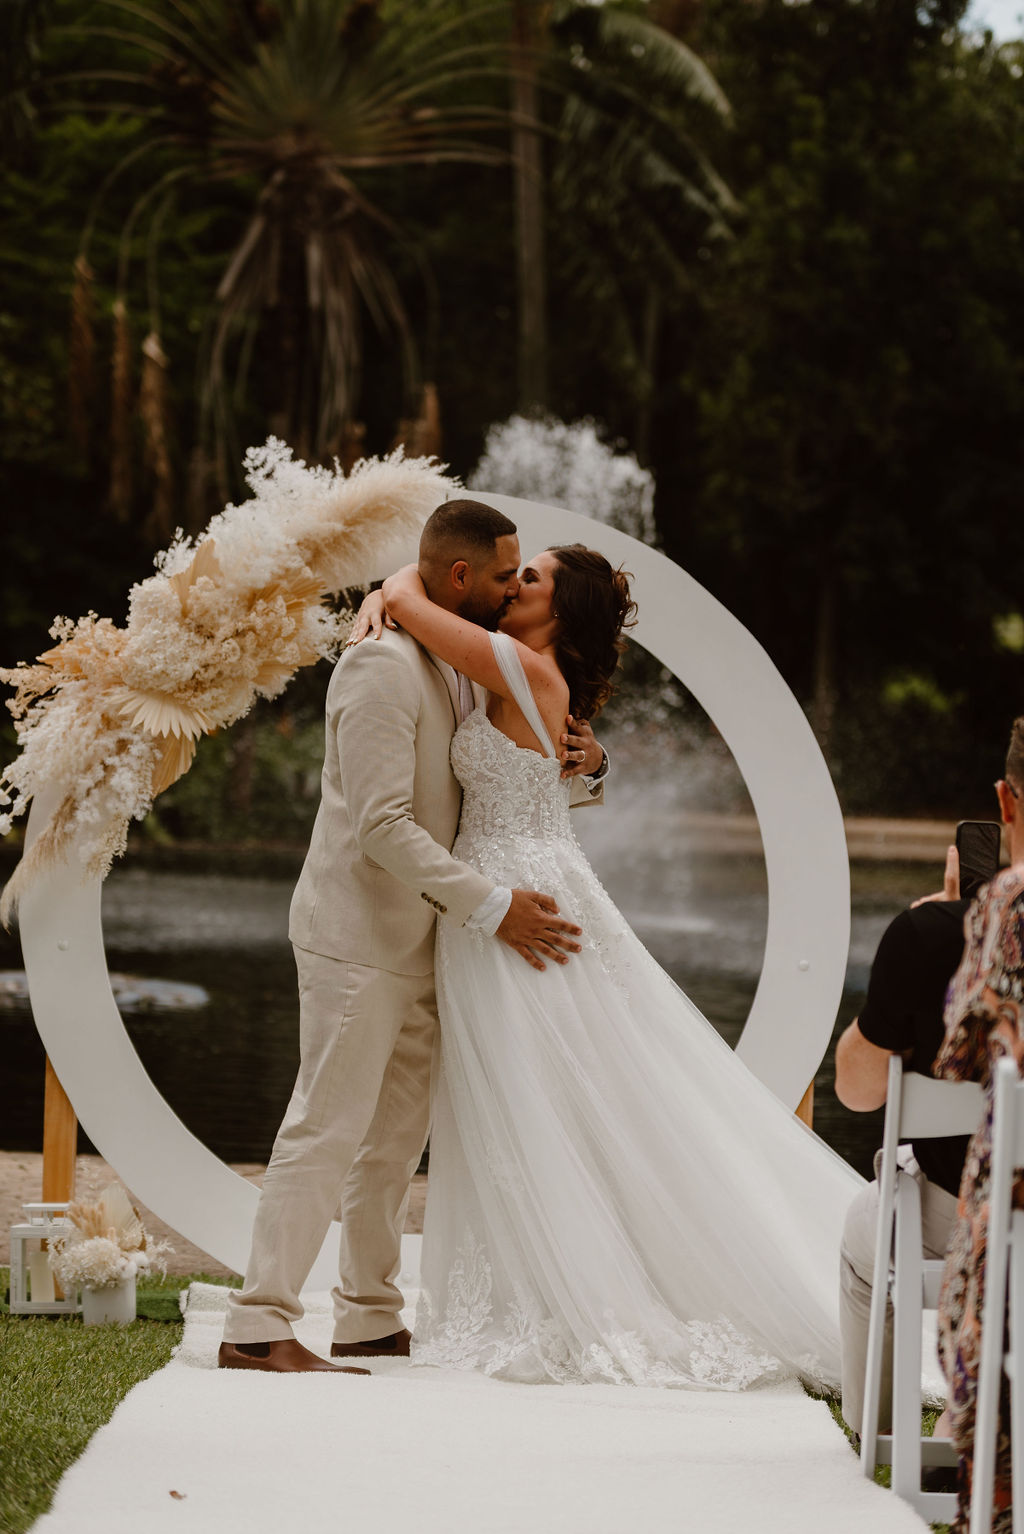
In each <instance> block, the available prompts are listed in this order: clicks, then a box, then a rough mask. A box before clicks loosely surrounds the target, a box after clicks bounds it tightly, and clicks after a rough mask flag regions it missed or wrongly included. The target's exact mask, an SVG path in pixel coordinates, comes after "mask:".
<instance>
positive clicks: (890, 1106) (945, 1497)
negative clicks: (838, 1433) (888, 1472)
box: [851, 1055, 984, 1523]
mask: <svg viewBox="0 0 1024 1534" xmlns="http://www.w3.org/2000/svg"><path fill="white" fill-rule="evenodd" d="M983 1106H984V1099H983V1096H982V1090H981V1087H980V1086H978V1085H977V1083H975V1082H963V1081H935V1080H934V1079H933V1078H932V1077H931V1076H919V1075H918V1074H917V1073H916V1072H913V1071H909V1072H906V1073H904V1070H903V1061H902V1059H901V1058H900V1056H899V1055H893V1057H892V1059H891V1060H890V1062H889V1085H888V1090H887V1094H886V1107H885V1131H884V1134H883V1137H882V1167H881V1171H880V1172H879V1176H878V1226H877V1232H876V1237H875V1272H874V1279H873V1287H872V1291H871V1316H870V1321H869V1324H868V1350H867V1351H868V1357H867V1368H866V1372H865V1378H864V1418H863V1422H862V1424H861V1450H860V1453H861V1468H862V1469H863V1472H864V1474H865V1475H866V1476H867V1477H868V1478H869V1479H870V1478H871V1477H872V1476H873V1475H874V1473H875V1466H876V1465H879V1464H882V1465H884V1464H891V1465H892V1489H893V1491H894V1492H896V1494H897V1496H899V1497H902V1498H903V1500H904V1501H905V1502H909V1503H910V1504H911V1506H912V1507H914V1508H915V1509H916V1510H917V1512H918V1513H920V1514H921V1516H922V1517H923V1518H925V1519H927V1520H928V1521H929V1522H931V1523H936V1522H948V1521H949V1520H950V1519H951V1518H953V1517H954V1515H955V1513H956V1500H957V1499H956V1494H955V1493H954V1492H945V1491H922V1489H921V1467H922V1464H927V1465H955V1464H956V1462H957V1461H956V1450H955V1449H954V1448H953V1445H952V1443H951V1442H950V1441H949V1439H944V1438H922V1437H921V1318H922V1314H923V1312H924V1311H925V1310H934V1309H935V1308H936V1306H937V1304H938V1298H939V1287H940V1284H941V1282H942V1268H943V1264H942V1262H941V1261H938V1260H935V1259H931V1260H926V1259H925V1257H924V1255H923V1252H922V1249H921V1248H922V1234H921V1192H920V1189H919V1187H918V1185H917V1181H916V1179H915V1178H913V1177H911V1176H910V1174H909V1173H908V1172H905V1171H904V1170H903V1169H902V1167H900V1165H899V1163H898V1162H897V1159H896V1152H897V1149H898V1147H899V1143H900V1141H901V1140H911V1139H914V1140H926V1139H932V1138H935V1137H938V1136H946V1135H959V1134H973V1132H974V1130H975V1129H976V1128H977V1127H978V1123H979V1122H980V1120H981V1114H982V1109H983ZM890 1254H891V1260H892V1269H891V1272H890ZM890 1295H891V1298H892V1306H893V1350H892V1351H893V1365H892V1432H891V1433H879V1431H878V1406H879V1398H880V1396H881V1386H882V1350H883V1346H884V1341H885V1312H886V1301H887V1299H888V1298H889V1297H890ZM851 1425H852V1426H854V1427H855V1426H856V1424H855V1423H854V1424H851Z"/></svg>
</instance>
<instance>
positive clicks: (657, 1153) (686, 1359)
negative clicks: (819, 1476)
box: [383, 544, 860, 1390]
mask: <svg viewBox="0 0 1024 1534" xmlns="http://www.w3.org/2000/svg"><path fill="white" fill-rule="evenodd" d="M383 600H384V603H385V605H386V609H387V613H388V615H389V617H390V618H392V619H394V620H395V621H397V623H399V624H400V625H401V627H403V628H405V629H407V630H408V631H409V632H410V633H411V634H412V635H413V637H414V638H415V639H417V640H419V641H420V643H421V644H423V645H424V646H426V648H427V649H428V650H430V651H432V652H433V653H434V654H435V655H437V656H440V657H441V658H442V659H443V660H445V661H448V662H449V663H450V664H451V665H452V666H454V667H455V668H456V670H458V671H461V672H464V673H465V674H466V675H468V676H469V677H470V678H472V679H473V680H474V681H476V682H478V683H480V684H481V685H482V686H483V687H485V688H486V689H487V698H488V701H487V705H486V708H483V707H480V708H478V709H477V710H476V711H475V712H474V713H472V714H470V716H469V717H468V718H467V719H466V720H465V721H464V723H463V724H462V725H461V726H460V728H459V729H458V731H457V732H456V735H455V738H454V740H453V742H452V757H451V759H452V765H453V767H454V770H455V773H456V775H457V777H458V778H459V780H460V782H461V784H462V787H463V792H464V799H463V806H462V818H461V821H460V826H459V834H458V840H457V842H456V844H455V847H454V849H453V851H454V855H455V856H456V857H457V858H460V859H461V860H462V861H464V862H466V863H469V864H471V865H473V866H475V867H476V868H478V869H479V870H480V871H481V872H482V873H484V874H486V875H487V876H488V877H489V878H490V879H493V880H494V881H495V883H496V884H499V885H507V886H520V887H522V886H529V887H532V888H534V889H541V890H544V891H546V892H547V893H549V894H551V895H552V896H553V897H554V898H555V900H556V901H557V903H558V908H559V911H560V912H561V914H562V915H563V916H564V917H567V918H569V919H571V920H573V921H575V922H577V923H578V924H579V926H580V927H581V928H582V929H583V936H582V938H581V939H580V942H581V951H580V952H579V953H578V954H576V955H574V956H573V958H572V959H571V961H568V962H565V963H558V964H548V965H547V966H545V965H544V964H543V962H542V961H541V960H539V959H537V960H536V961H535V965H536V967H535V968H530V967H528V966H527V965H526V964H524V963H523V962H522V960H521V959H520V958H519V957H518V956H517V955H516V954H515V953H513V952H512V950H511V949H509V948H507V947H505V946H504V945H503V944H501V943H498V942H495V941H493V940H492V939H490V938H487V937H484V936H483V935H481V934H480V933H478V932H476V931H474V930H473V929H471V928H469V927H458V926H455V925H454V924H452V923H446V922H442V923H440V924H439V926H438V940H437V955H436V976H437V992H438V1007H439V1013H440V1019H441V1033H442V1070H441V1080H440V1086H439V1089H438V1095H437V1101H436V1106H435V1111H434V1118H433V1126H432V1130H431V1152H430V1182H429V1194H428V1199H427V1211H426V1217H425V1222H424V1235H423V1256H422V1290H421V1298H420V1304H419V1310H418V1313H417V1318H416V1330H415V1340H414V1342H413V1347H412V1357H413V1361H414V1362H415V1363H420V1364H440V1365H444V1366H446V1367H449V1368H450V1367H456V1368H466V1369H481V1370H484V1371H485V1372H486V1373H488V1374H493V1375H498V1376H500V1377H501V1378H504V1379H510V1380H520V1381H545V1380H547V1381H559V1382H577V1383H579V1382H589V1381H595V1382H604V1383H608V1382H622V1383H632V1384H636V1385H667V1386H676V1387H683V1388H692V1389H702V1390H708V1389H720V1390H739V1389H744V1388H746V1387H748V1386H752V1385H757V1384H760V1383H766V1382H771V1381H775V1380H778V1379H780V1378H783V1377H785V1376H787V1375H793V1374H799V1375H800V1376H802V1377H804V1378H806V1379H809V1380H811V1381H813V1382H815V1383H819V1384H833V1383H835V1382H836V1381H838V1378H839V1340H838V1331H837V1321H836V1314H837V1300H836V1293H837V1285H838V1266H837V1256H838V1250H839V1240H840V1234H841V1230H842V1222H843V1215H844V1212H845V1209H846V1206H847V1204H848V1203H849V1201H850V1199H851V1197H852V1196H853V1194H854V1193H855V1192H856V1190H857V1188H858V1187H859V1186H860V1179H859V1178H858V1177H857V1176H856V1174H855V1173H854V1172H852V1171H851V1169H850V1168H849V1167H847V1166H846V1165H845V1163H844V1162H842V1161H841V1160H840V1159H839V1158H838V1157H837V1156H835V1155H834V1154H833V1153H832V1152H831V1151H830V1150H829V1149H828V1148H827V1147H826V1146H825V1145H824V1144H823V1142H822V1141H821V1140H819V1139H818V1138H817V1137H816V1136H814V1135H813V1134H811V1133H810V1131H808V1130H807V1129H806V1128H805V1127H804V1126H803V1125H802V1124H800V1123H799V1121H798V1120H796V1119H795V1118H794V1117H793V1115H792V1114H791V1113H790V1112H789V1111H788V1110H787V1109H786V1108H784V1107H783V1106H782V1105H781V1104H780V1103H779V1102H778V1100H777V1099H776V1098H775V1097H774V1096H773V1095H772V1093H771V1092H770V1091H769V1090H768V1089H767V1088H766V1087H764V1086H763V1085H762V1083H761V1082H760V1081H758V1080H757V1078H756V1077H755V1076H753V1075H752V1074H751V1072H750V1071H749V1070H748V1069H747V1067H746V1066H745V1065H743V1063H742V1062H741V1061H740V1060H739V1059H738V1058H737V1057H736V1055H735V1054H733V1052H732V1050H731V1049H730V1048H729V1047H728V1046H727V1045H726V1044H725V1043H724V1042H723V1041H722V1040H721V1039H720V1038H719V1035H718V1034H717V1033H716V1032H715V1030H714V1028H713V1027H712V1026H711V1025H710V1024H709V1023H708V1022H707V1021H706V1020H705V1019H704V1018H703V1017H702V1016H701V1014H700V1013H699V1012H698V1010H697V1009H696V1007H695V1006H693V1004H692V1003H691V1002H690V1001H689V1000H688V998H687V997H686V996H685V994H684V993H683V992H682V991H681V990H680V989H679V988H678V987H677V986H676V985H675V983H674V982H673V981H672V980H671V979H670V978H669V976H668V975H666V974H665V972H664V971H663V970H662V969H660V968H659V966H658V965H657V964H656V963H655V962H654V960H653V959H652V958H651V956H650V955H649V954H648V953H647V951H646V949H645V948H644V947H643V945H642V944H641V943H640V941H639V939H638V938H637V937H636V936H635V934H634V933H633V932H632V931H631V930H630V928H629V926H628V925H627V923H626V921H625V920H624V918H623V917H622V915H621V914H620V913H619V912H618V911H617V910H616V908H615V906H614V905H613V904H612V902H611V900H610V899H609V897H608V895H607V894H606V893H605V891H604V889H603V888H602V887H601V885H600V883H599V882H598V880H597V878H596V876H595V874H594V872H593V870H592V869H591V867H590V865H589V864H588V862H587V860H586V858H585V857H584V855H583V853H582V851H581V849H580V847H579V845H578V844H577V842H576V839H575V836H574V834H573V831H572V829H571V826H570V818H569V790H570V785H569V783H568V782H566V781H563V779H562V777H561V772H560V764H559V759H558V755H557V752H556V750H555V747H554V746H553V744H552V741H553V740H555V739H557V738H558V735H559V732H560V730H561V729H562V728H563V727H564V720H565V716H566V715H567V714H568V713H571V714H573V715H574V716H576V717H578V718H583V719H591V718H592V717H593V716H594V714H595V713H596V712H597V711H598V710H599V709H600V708H601V706H602V705H603V704H604V702H605V701H606V700H607V698H608V697H609V695H610V693H611V691H612V685H611V678H612V674H613V672H614V670H615V666H616V663H617V659H618V654H619V652H620V651H621V649H622V648H623V644H622V638H621V635H622V630H623V628H624V627H625V626H627V625H628V623H629V621H630V617H631V614H632V613H633V612H635V605H634V604H633V602H632V600H631V598H630V594H629V587H628V582H627V578H626V576H625V575H624V574H623V573H622V572H621V571H619V570H614V569H613V568H612V567H611V565H610V564H609V563H608V561H607V560H606V559H605V558H604V557H603V556H602V555H601V554H599V553H596V552H594V551H593V550H590V549H587V548H584V547H583V546H582V545H579V544H573V545H569V546H568V547H561V548H553V549H548V550H546V551H545V552H544V553H541V554H539V555H538V556H537V557H536V558H535V559H534V560H532V561H531V562H530V564H528V565H527V566H526V567H525V568H524V569H523V571H522V573H521V575H520V585H519V594H518V597H517V598H516V600H515V601H514V602H513V603H512V605H511V606H510V608H509V609H508V611H507V614H506V616H505V617H504V618H503V620H502V622H501V626H500V632H498V633H495V634H491V633H488V632H487V631H485V630H484V629H482V628H480V627H478V626H477V625H475V624H473V623H470V622H467V621H466V620H465V619H462V618H459V617H457V616H455V615H454V614H452V613H449V612H447V611H446V610H444V609H443V608H440V607H438V606H436V605H435V604H434V603H432V602H431V601H430V600H429V599H428V597H427V595H426V592H425V589H424V586H423V583H422V581H421V580H420V577H419V575H418V573H417V571H416V567H415V565H412V566H408V567H407V568H406V569H404V570H402V571H400V572H399V573H398V574H397V575H394V576H391V577H390V578H389V579H388V580H387V581H386V582H385V583H384V587H383Z"/></svg>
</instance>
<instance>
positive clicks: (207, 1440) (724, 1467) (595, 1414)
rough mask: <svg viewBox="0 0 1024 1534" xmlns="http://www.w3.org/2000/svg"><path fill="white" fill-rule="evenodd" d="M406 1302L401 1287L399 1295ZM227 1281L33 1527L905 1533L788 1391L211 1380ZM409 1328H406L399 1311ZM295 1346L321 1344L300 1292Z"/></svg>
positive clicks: (203, 1298) (419, 1372) (823, 1424)
mask: <svg viewBox="0 0 1024 1534" xmlns="http://www.w3.org/2000/svg"><path fill="white" fill-rule="evenodd" d="M406 1292H407V1293H408V1291H406ZM223 1305H224V1290H223V1289H216V1288H214V1287H212V1286H206V1285H194V1286H193V1288H192V1290H191V1291H190V1296H189V1304H188V1310H187V1315H186V1328H185V1340H184V1342H183V1344H182V1347H181V1349H180V1350H179V1353H178V1355H177V1357H176V1358H175V1359H174V1360H173V1361H172V1362H171V1363H170V1364H168V1365H167V1366H166V1368H164V1369H161V1370H160V1372H159V1373H158V1374H155V1375H153V1376H152V1377H151V1378H150V1379H148V1380H145V1381H143V1383H142V1384H141V1385H137V1386H136V1388H135V1389H134V1390H133V1391H132V1392H131V1393H130V1394H129V1395H128V1396H127V1397H126V1399H125V1400H124V1401H123V1402H122V1403H121V1405H120V1406H119V1407H118V1409H117V1411H116V1412H115V1414H114V1416H113V1418H112V1419H111V1421H110V1422H109V1423H108V1424H107V1426H106V1427H104V1428H101V1429H100V1431H99V1432H98V1433H97V1434H96V1436H95V1437H94V1438H93V1440H92V1442H91V1444H90V1445H89V1448H88V1449H87V1451H86V1453H85V1454H84V1455H83V1457H82V1458H81V1459H80V1460H79V1461H78V1463H77V1464H75V1465H73V1466H72V1467H71V1469H70V1470H69V1471H68V1472H67V1474H66V1475H65V1476H64V1479H63V1480H62V1481H61V1484H60V1486H59V1488H58V1491H57V1496H56V1500H55V1503H54V1507H53V1510H52V1511H51V1512H50V1513H48V1514H46V1515H44V1516H43V1517H42V1518H41V1519H39V1520H38V1522H37V1523H36V1524H35V1525H34V1530H35V1531H38V1534H138V1531H139V1530H145V1534H163V1531H164V1530H175V1531H181V1534H634V1531H637V1530H642V1531H644V1534H674V1531H677V1530H678V1531H679V1534H683V1531H685V1534H741V1531H744V1530H750V1534H864V1531H865V1530H870V1531H871V1534H922V1531H923V1530H924V1529H926V1527H927V1525H925V1524H924V1523H923V1522H922V1521H921V1519H920V1518H918V1517H917V1515H916V1514H915V1513H913V1512H912V1511H911V1509H910V1508H908V1507H907V1506H906V1504H905V1503H903V1502H900V1501H899V1500H898V1499H896V1498H895V1497H893V1496H892V1494H891V1493H890V1492H887V1491H883V1490H882V1489H881V1488H879V1487H876V1486H874V1485H872V1484H871V1483H870V1482H868V1481H866V1480H865V1479H864V1478H863V1477H862V1476H861V1475H860V1473H859V1468H858V1463H857V1460H856V1458H855V1457H854V1455H853V1453H852V1452H851V1450H850V1448H849V1446H848V1445H847V1442H846V1439H845V1437H844V1436H843V1434H842V1433H841V1432H840V1431H839V1429H838V1428H837V1427H836V1425H835V1423H834V1422H833V1420H832V1417H831V1416H830V1414H829V1412H828V1409H827V1407H826V1406H825V1405H824V1404H822V1403H821V1402H818V1401H813V1400H811V1399H810V1398H809V1397H808V1396H806V1395H805V1394H804V1392H803V1391H802V1390H801V1389H800V1387H799V1385H796V1384H785V1385H780V1386H776V1387H773V1388H771V1389H766V1390H756V1391H750V1392H746V1393H741V1394H725V1393H721V1394H719V1393H706V1394H705V1393H702V1392H691V1391H682V1390H652V1389H633V1388H630V1387H628V1386H604V1385H581V1386H557V1385H552V1386H550V1387H548V1386H544V1385H512V1384H506V1383H504V1382H501V1381H497V1380H491V1379H487V1378H485V1377H484V1376H481V1375H477V1374H470V1373H463V1372H460V1371H445V1370H439V1369H428V1368H421V1369H413V1368H411V1367H410V1366H409V1364H408V1361H406V1360H399V1359H380V1360H374V1361H372V1363H371V1368H372V1369H373V1377H372V1378H370V1379H365V1378H357V1377H353V1376H343V1377H341V1378H330V1377H328V1376H324V1375H316V1374H313V1375H292V1376H279V1375H267V1374H260V1373H252V1374H250V1373H246V1372H240V1371H234V1370H223V1369H222V1370H216V1369H215V1368H214V1367H213V1366H214V1364H215V1361H216V1351H217V1345H218V1343H219V1341H220V1334H221V1327H222V1324H223ZM407 1319H408V1318H407ZM299 1337H300V1339H301V1340H302V1341H303V1342H305V1343H306V1344H307V1346H312V1347H313V1348H315V1349H316V1351H318V1352H320V1353H322V1354H325V1355H326V1353H327V1351H328V1348H329V1346H330V1339H331V1317H330V1312H329V1307H328V1304H327V1300H326V1297H325V1296H319V1297H314V1298H313V1300H312V1301H311V1303H310V1309H309V1312H308V1314H307V1316H306V1318H305V1320H304V1321H303V1323H302V1326H301V1328H300V1329H299Z"/></svg>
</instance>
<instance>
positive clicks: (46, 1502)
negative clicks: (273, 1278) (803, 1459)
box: [0, 1268, 948, 1534]
mask: <svg viewBox="0 0 1024 1534" xmlns="http://www.w3.org/2000/svg"><path fill="white" fill-rule="evenodd" d="M7 1282H8V1278H7V1270H6V1268H0V1294H5V1293H6V1291H7ZM192 1282H198V1283H214V1284H216V1283H227V1284H229V1285H233V1284H237V1283H238V1282H239V1281H238V1280H237V1279H228V1280H225V1279H220V1278H211V1277H210V1275H209V1274H207V1273H191V1274H189V1275H188V1276H187V1277H182V1276H181V1275H178V1274H172V1275H170V1276H169V1277H167V1278H147V1279H145V1280H144V1281H140V1283H139V1286H138V1299H137V1312H138V1317H139V1319H138V1320H136V1321H134V1322H133V1323H132V1324H131V1325H130V1326H83V1325H82V1322H81V1319H80V1317H78V1316H12V1315H10V1314H9V1313H8V1312H7V1307H6V1305H4V1304H3V1303H2V1302H0V1530H3V1534H25V1531H26V1530H27V1529H29V1528H31V1526H32V1524H33V1523H34V1522H35V1520H36V1519H37V1518H38V1517H39V1516H40V1515H41V1514H42V1513H45V1512H46V1510H47V1509H48V1508H49V1506H50V1503H51V1501H52V1500H53V1494H54V1492H55V1491H56V1489H57V1482H58V1481H59V1480H60V1478H61V1476H62V1475H63V1474H64V1471H65V1470H66V1469H67V1468H68V1466H69V1465H72V1464H73V1463H74V1461H75V1460H76V1459H78V1457H79V1456H80V1455H81V1454H82V1453H83V1452H84V1450H85V1448H86V1446H87V1444H88V1442H89V1439H90V1438H91V1437H92V1435H93V1433H95V1431H96V1429H97V1428H99V1427H102V1426H103V1424H104V1423H105V1422H108V1421H109V1420H110V1417H111V1416H112V1415H113V1412H114V1408H115V1407H116V1406H117V1404H118V1402H119V1401H121V1400H123V1399H124V1397H125V1396H126V1395H127V1394H128V1392H129V1390H131V1388H132V1386H133V1385H137V1384H138V1382H139V1381H140V1380H144V1379H146V1378H147V1377H148V1376H149V1375H150V1374H154V1373H155V1372H156V1370H157V1369H161V1368H162V1367H163V1366H164V1364H165V1363H166V1362H167V1361H168V1359H169V1358H170V1356H171V1353H172V1351H173V1349H174V1347H175V1345H176V1343H178V1342H179V1341H180V1340H181V1333H182V1321H181V1313H180V1310H179V1308H178V1295H179V1293H180V1292H181V1290H182V1289H185V1288H187V1287H188V1285H189V1284H190V1283H192ZM808 1394H814V1396H815V1399H816V1400H824V1401H825V1403H826V1405H827V1406H828V1408H829V1410H830V1411H831V1413H832V1416H833V1417H834V1418H835V1420H836V1422H837V1423H838V1425H839V1427H840V1428H841V1429H842V1430H843V1432H844V1433H846V1436H847V1438H849V1437H850V1432H849V1429H848V1428H847V1426H846V1423H845V1422H844V1421H843V1418H842V1414H841V1413H840V1410H839V1401H838V1398H836V1397H829V1396H819V1395H817V1394H816V1393H814V1392H811V1391H808ZM937 1417H938V1412H935V1411H926V1412H924V1413H923V1414H922V1419H921V1423H922V1426H921V1431H922V1433H930V1432H931V1431H932V1428H933V1427H934V1426H935V1422H936V1419H937ZM889 1473H890V1472H889V1467H888V1466H887V1465H883V1466H880V1467H879V1468H878V1469H877V1470H876V1471H875V1480H876V1481H878V1483H879V1484H880V1485H882V1486H887V1485H888V1484H889ZM947 1528H948V1525H946V1524H937V1523H936V1524H933V1525H932V1529H933V1530H934V1531H935V1534H944V1531H946V1530H947Z"/></svg>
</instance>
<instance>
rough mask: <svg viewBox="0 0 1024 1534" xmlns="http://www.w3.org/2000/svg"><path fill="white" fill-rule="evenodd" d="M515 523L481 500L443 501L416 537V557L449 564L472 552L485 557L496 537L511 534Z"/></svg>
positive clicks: (506, 536) (488, 555)
mask: <svg viewBox="0 0 1024 1534" xmlns="http://www.w3.org/2000/svg"><path fill="white" fill-rule="evenodd" d="M515 532H516V524H515V523H514V522H513V521H512V519H511V518H510V517H506V515H505V513H504V512H503V511H498V510H497V509H496V508H495V507H494V506H485V505H484V503H483V501H470V500H460V501H445V503H444V505H443V506H439V507H438V508H437V510H436V511H433V512H431V514H430V516H429V517H428V518H427V521H426V524H425V525H424V528H423V533H422V535H421V537H420V558H421V559H424V560H428V561H429V562H430V563H431V564H445V565H449V564H453V563H454V562H455V560H457V559H470V558H472V556H473V555H474V554H476V555H477V556H478V557H483V558H489V557H490V555H491V554H493V552H494V545H495V544H496V543H497V541H498V539H499V538H509V537H514V535H515Z"/></svg>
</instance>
